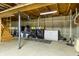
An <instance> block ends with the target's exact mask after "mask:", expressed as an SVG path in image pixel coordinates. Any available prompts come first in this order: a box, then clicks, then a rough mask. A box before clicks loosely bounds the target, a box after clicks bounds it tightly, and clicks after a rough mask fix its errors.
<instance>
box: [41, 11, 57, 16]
mask: <svg viewBox="0 0 79 59" xmlns="http://www.w3.org/2000/svg"><path fill="white" fill-rule="evenodd" d="M52 13H57V11H50V12H44V13H40V15H47V14H52Z"/></svg>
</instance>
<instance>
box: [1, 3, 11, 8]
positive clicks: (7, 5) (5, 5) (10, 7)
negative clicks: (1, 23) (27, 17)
mask: <svg viewBox="0 0 79 59" xmlns="http://www.w3.org/2000/svg"><path fill="white" fill-rule="evenodd" d="M2 5H4V6H7V7H9V8H11V7H12V6H10V5H8V4H6V3H2Z"/></svg>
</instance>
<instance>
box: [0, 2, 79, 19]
mask: <svg viewBox="0 0 79 59" xmlns="http://www.w3.org/2000/svg"><path fill="white" fill-rule="evenodd" d="M44 4H46V3H34V4H32V5H28V6H26V8H25V10H24V11H23V13H25V14H27V15H29V16H30V17H31V18H36V17H38V16H39V15H40V13H42V12H49V11H54V10H57V11H58V12H57V13H55V14H51V16H60V15H68V14H69V11H70V9H71V10H72V12H73V13H74V12H75V8H78V9H79V4H78V3H73V4H72V3H50V5H45V6H43V5H44ZM17 5H20V3H19V4H18V3H0V11H3V10H6V9H9V8H13V7H14V6H17ZM39 6H41V7H39ZM27 8H29V9H27Z"/></svg>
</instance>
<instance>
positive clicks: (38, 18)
mask: <svg viewBox="0 0 79 59" xmlns="http://www.w3.org/2000/svg"><path fill="white" fill-rule="evenodd" d="M39 18H40V17H38V28H39Z"/></svg>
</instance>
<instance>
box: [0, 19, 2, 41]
mask: <svg viewBox="0 0 79 59" xmlns="http://www.w3.org/2000/svg"><path fill="white" fill-rule="evenodd" d="M1 33H2V32H1V18H0V42H1Z"/></svg>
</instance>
